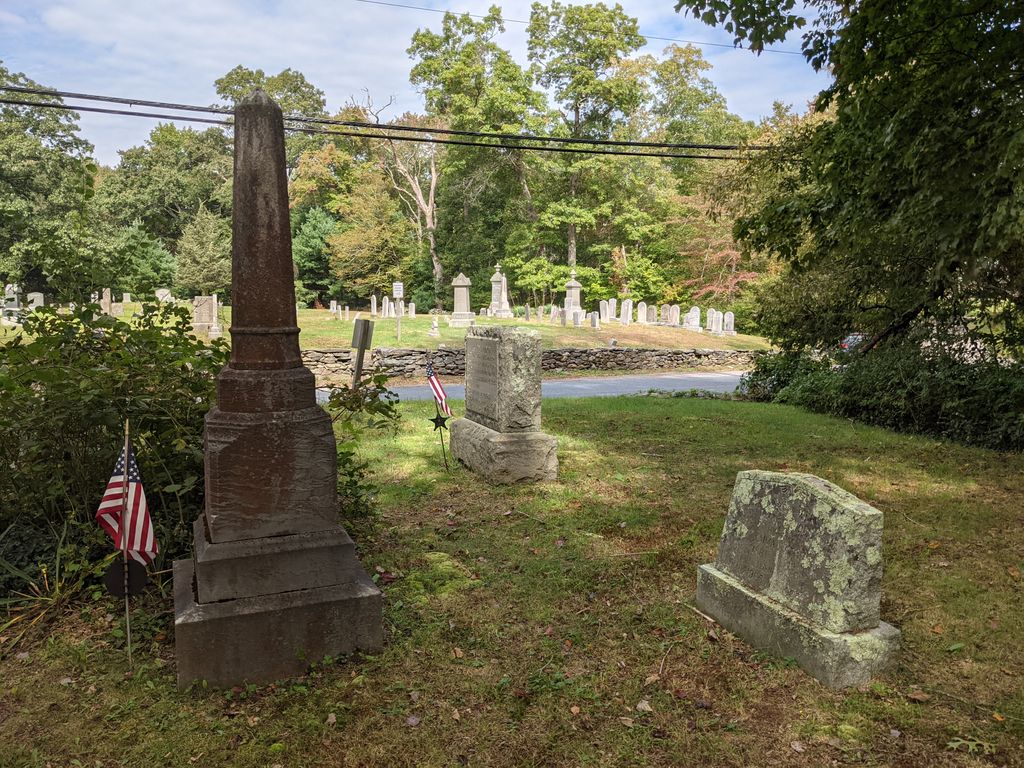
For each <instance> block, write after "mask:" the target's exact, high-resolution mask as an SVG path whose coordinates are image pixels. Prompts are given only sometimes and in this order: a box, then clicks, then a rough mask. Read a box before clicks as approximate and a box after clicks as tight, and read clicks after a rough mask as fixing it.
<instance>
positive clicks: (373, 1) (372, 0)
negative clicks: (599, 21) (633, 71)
mask: <svg viewBox="0 0 1024 768" xmlns="http://www.w3.org/2000/svg"><path fill="white" fill-rule="evenodd" d="M353 1H354V2H356V3H366V4H367V5H386V6H390V7H391V8H408V9H409V10H412V11H428V12H430V13H451V14H453V15H455V16H470V17H472V18H474V19H486V18H487V17H486V16H485V15H483V14H481V13H469V12H466V11H462V12H460V11H450V10H447V9H445V8H425V7H424V6H421V5H405V4H404V3H388V2H384V0H353ZM501 21H503V22H507V23H509V24H529V23H530V22H529V21H524V20H523V19H509V18H505V17H504V16H503V17H502V18H501ZM640 34H641V35H643V36H644V37H645V38H647V39H648V40H661V41H664V42H666V43H687V44H688V45H706V46H711V47H713V48H729V49H731V50H734V51H735V50H741V51H744V50H749V49H747V48H743V47H742V46H736V45H729V44H728V43H709V42H706V41H704V40H681V39H679V38H678V37H658V36H657V35H647V34H644V33H643V32H641V33H640ZM763 51H764V52H765V53H785V54H788V55H790V56H803V55H804V54H803V52H802V51H787V50H786V49H784V48H764V49H763Z"/></svg>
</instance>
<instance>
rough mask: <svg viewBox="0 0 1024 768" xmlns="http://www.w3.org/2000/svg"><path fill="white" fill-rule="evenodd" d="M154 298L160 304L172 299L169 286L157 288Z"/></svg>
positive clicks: (172, 295)
mask: <svg viewBox="0 0 1024 768" xmlns="http://www.w3.org/2000/svg"><path fill="white" fill-rule="evenodd" d="M156 300H157V301H159V302H160V303H161V304H169V303H170V302H172V301H174V294H172V293H171V289H170V288H157V289H156Z"/></svg>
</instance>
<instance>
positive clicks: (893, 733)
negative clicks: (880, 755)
mask: <svg viewBox="0 0 1024 768" xmlns="http://www.w3.org/2000/svg"><path fill="white" fill-rule="evenodd" d="M902 735H903V731H901V730H900V729H899V728H890V729H889V738H891V739H898V738H899V737H900V736H902Z"/></svg>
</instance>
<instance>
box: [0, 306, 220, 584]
mask: <svg viewBox="0 0 1024 768" xmlns="http://www.w3.org/2000/svg"><path fill="white" fill-rule="evenodd" d="M97 310H98V308H97V307H96V306H94V305H90V306H86V307H82V308H80V309H78V310H76V311H75V312H73V313H70V314H68V313H61V314H58V313H57V312H56V311H54V310H52V309H50V308H49V307H47V308H43V309H39V310H36V311H35V312H34V313H33V314H31V315H29V316H28V317H27V318H26V320H25V323H24V333H23V334H18V335H16V336H14V337H12V339H11V340H9V341H7V342H6V343H5V344H4V345H3V346H2V347H0V464H2V465H3V466H4V467H5V471H4V472H3V473H0V531H4V530H7V529H8V528H10V530H8V532H7V534H6V535H5V537H4V538H3V539H2V540H0V557H2V558H4V559H5V560H7V561H9V562H11V563H14V564H15V565H16V566H17V567H18V568H21V569H23V570H25V571H26V572H28V573H30V574H31V575H32V576H33V578H34V577H35V576H36V574H37V573H38V569H39V568H40V567H42V566H43V565H45V564H50V569H51V574H52V573H53V565H54V563H55V562H56V559H57V557H58V549H59V547H58V543H59V542H61V541H62V540H63V543H62V544H61V547H62V548H63V552H62V556H63V557H64V559H65V561H67V562H71V561H74V562H79V563H94V562H97V561H98V560H99V559H100V558H102V556H103V555H104V554H105V553H106V552H107V551H109V549H110V545H109V541H108V540H107V539H106V534H105V533H103V531H102V530H101V529H100V528H99V526H97V525H96V523H95V522H94V520H93V516H94V514H95V511H96V505H97V504H98V503H99V499H100V498H101V497H102V495H103V489H104V488H105V487H106V483H107V479H108V478H109V476H110V471H111V469H112V468H113V466H114V462H115V460H116V459H117V456H118V453H119V452H120V450H121V445H122V442H123V424H124V420H125V418H128V419H130V421H131V425H132V437H133V441H134V446H135V451H136V456H137V458H138V462H139V469H140V471H141V473H142V478H143V481H144V483H145V488H146V496H147V500H148V502H149V506H150V512H151V515H152V517H153V523H154V527H155V529H156V534H157V538H158V539H159V541H160V546H161V555H160V557H161V558H163V559H164V560H169V559H171V558H173V557H175V556H180V555H182V554H183V553H184V552H186V551H187V546H188V542H189V539H190V535H191V534H190V531H191V522H192V520H193V519H194V518H195V517H196V515H197V514H198V513H199V511H200V508H201V506H200V505H201V496H202V488H203V482H202V476H203V437H202V436H203V417H204V415H205V413H206V411H207V409H208V408H209V405H210V403H211V402H212V401H213V398H214V376H215V375H216V373H217V371H219V370H220V368H221V367H222V366H223V364H224V363H225V362H226V360H227V347H226V345H225V344H224V342H222V341H215V342H213V343H212V344H211V345H209V346H207V345H206V344H204V343H202V342H200V341H199V340H197V339H196V338H195V336H193V335H192V333H191V325H190V318H189V316H188V313H187V312H186V311H185V310H183V309H178V308H174V307H171V306H169V305H164V304H161V305H144V306H143V312H142V314H141V315H139V316H137V317H135V318H133V319H132V320H131V322H122V321H120V320H118V319H116V318H112V317H108V316H106V315H100V314H98V311H97ZM158 567H159V563H158ZM8 576H10V574H8ZM2 578H3V577H0V579H2ZM16 582H17V580H15V581H11V580H10V579H8V580H7V581H2V580H0V590H2V591H6V590H7V589H10V588H12V587H13V586H15V585H16Z"/></svg>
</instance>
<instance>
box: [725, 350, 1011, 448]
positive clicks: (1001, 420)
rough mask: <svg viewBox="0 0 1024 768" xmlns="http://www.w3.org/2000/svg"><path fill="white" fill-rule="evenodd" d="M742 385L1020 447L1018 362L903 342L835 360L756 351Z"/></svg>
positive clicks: (913, 427)
mask: <svg viewBox="0 0 1024 768" xmlns="http://www.w3.org/2000/svg"><path fill="white" fill-rule="evenodd" d="M742 392H743V394H744V395H746V396H747V397H750V398H752V399H755V400H761V401H771V402H777V403H789V404H792V405H798V406H801V407H803V408H807V409H808V410H811V411H816V412H818V413H827V414H831V415H834V416H842V417H845V418H850V419H856V420H857V421H862V422H865V423H868V424H875V425H877V426H881V427H886V428H888V429H893V430H897V431H901V432H914V433H919V434H926V435H932V436H935V437H941V438H945V439H949V440H955V441H957V442H961V443H967V444H970V445H980V446H983V447H987V448H995V449H998V450H1014V451H1022V450H1024V366H1022V365H1021V364H1019V363H1011V364H1008V363H999V362H995V361H977V362H972V363H965V362H963V361H960V360H957V359H954V358H952V357H950V356H948V355H943V354H939V353H935V352H931V351H928V350H926V349H922V348H921V347H920V346H919V345H916V344H911V343H907V344H904V345H900V346H898V347H891V348H885V349H876V350H872V351H871V352H870V353H868V354H866V355H858V354H856V353H853V354H844V355H840V356H839V357H837V360H836V362H834V363H833V361H830V360H827V359H815V358H814V357H812V356H810V355H808V354H806V353H803V354H801V353H783V354H779V355H771V356H762V357H760V358H759V359H758V360H757V363H756V365H755V367H754V370H752V371H751V372H750V373H749V374H748V375H747V376H746V377H745V378H744V382H743V387H742Z"/></svg>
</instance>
